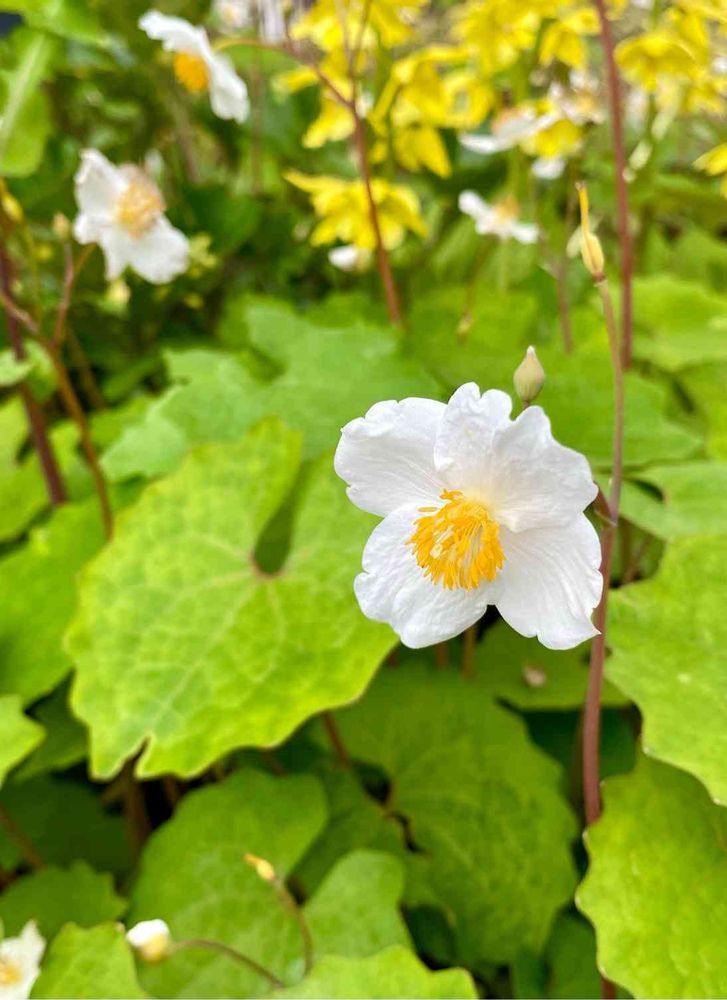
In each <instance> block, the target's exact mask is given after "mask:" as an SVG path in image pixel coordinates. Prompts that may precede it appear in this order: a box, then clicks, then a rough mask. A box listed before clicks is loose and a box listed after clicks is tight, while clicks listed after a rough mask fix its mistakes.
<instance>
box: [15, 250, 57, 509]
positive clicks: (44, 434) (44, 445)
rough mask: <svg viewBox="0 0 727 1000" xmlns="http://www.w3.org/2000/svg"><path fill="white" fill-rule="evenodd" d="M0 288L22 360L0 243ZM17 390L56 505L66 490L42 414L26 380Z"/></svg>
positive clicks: (16, 318) (22, 352)
mask: <svg viewBox="0 0 727 1000" xmlns="http://www.w3.org/2000/svg"><path fill="white" fill-rule="evenodd" d="M0 287H1V288H2V292H3V303H5V304H6V312H5V316H6V326H7V330H8V338H9V340H10V345H11V347H12V349H13V354H14V355H15V357H16V358H17V360H18V361H24V360H25V359H26V358H27V356H28V353H27V351H26V349H25V344H24V343H23V336H22V334H21V332H20V327H19V325H18V324H19V315H18V310H17V307H15V300H14V298H13V270H12V263H11V261H10V257H9V256H8V254H7V253H6V251H5V248H4V247H2V246H0ZM8 302H10V303H12V305H13V307H14V308H7V303H8ZM20 314H21V315H22V314H23V310H20ZM27 318H28V319H30V318H31V317H29V316H28V317H27ZM33 325H34V323H33ZM19 392H20V398H21V399H22V401H23V406H24V408H25V413H26V416H27V419H28V426H29V427H30V436H31V438H32V441H33V447H34V448H35V453H36V454H37V456H38V461H39V462H40V467H41V470H42V472H43V478H44V480H45V485H46V490H47V491H48V499H49V500H50V503H51V505H52V506H53V507H59V506H60V505H61V504H63V503H65V502H66V501H67V500H68V492H67V490H66V485H65V483H64V481H63V476H62V474H61V470H60V466H59V464H58V460H57V458H56V455H55V452H54V450H53V445H52V443H51V440H50V436H49V434H48V428H47V426H46V421H45V415H44V413H43V411H42V409H41V407H40V404H39V403H38V401H37V400H36V398H35V396H34V395H33V393H32V392H31V390H30V388H29V386H28V385H27V384H26V383H25V382H22V383H21V384H20V388H19Z"/></svg>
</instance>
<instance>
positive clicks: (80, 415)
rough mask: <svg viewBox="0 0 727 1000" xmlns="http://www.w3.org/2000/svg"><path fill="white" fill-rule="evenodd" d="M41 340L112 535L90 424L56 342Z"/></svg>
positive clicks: (112, 523)
mask: <svg viewBox="0 0 727 1000" xmlns="http://www.w3.org/2000/svg"><path fill="white" fill-rule="evenodd" d="M42 343H43V346H44V347H45V349H46V351H47V353H48V357H49V358H50V360H51V364H52V365H53V370H54V372H55V376H56V382H57V385H58V391H59V392H60V395H61V399H62V400H63V405H64V406H65V408H66V410H67V412H68V415H69V416H70V418H71V419H72V420H73V422H74V423H75V425H76V427H77V428H78V433H79V436H80V439H81V448H82V449H83V453H84V455H85V456H86V461H87V462H88V464H89V467H90V469H91V475H92V476H93V481H94V485H95V487H96V493H97V495H98V502H99V506H100V508H101V520H102V521H103V526H104V531H105V533H106V537H107V538H111V536H112V534H113V530H114V518H113V513H112V510H111V502H110V500H109V495H108V490H107V488H106V478H105V476H104V474H103V471H102V469H101V464H100V462H99V459H98V455H97V454H96V448H95V447H94V443H93V439H92V437H91V428H90V427H89V424H88V420H87V419H86V414H85V413H84V412H83V407H82V406H81V403H80V401H79V399H78V396H77V395H76V390H75V389H74V388H73V383H72V382H71V380H70V378H69V376H68V372H67V370H66V366H65V364H64V362H63V357H62V355H61V350H60V348H59V347H58V345H57V344H56V343H54V342H52V341H49V340H43V341H42Z"/></svg>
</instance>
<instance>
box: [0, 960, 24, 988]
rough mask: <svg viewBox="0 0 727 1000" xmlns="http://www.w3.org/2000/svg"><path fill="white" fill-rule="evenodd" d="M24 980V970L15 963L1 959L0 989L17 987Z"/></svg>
mask: <svg viewBox="0 0 727 1000" xmlns="http://www.w3.org/2000/svg"><path fill="white" fill-rule="evenodd" d="M22 978H23V972H22V969H21V968H20V967H19V966H18V965H17V964H16V963H15V962H11V961H10V959H9V958H0V987H3V986H16V985H17V984H18V983H19V982H20V980H21V979H22Z"/></svg>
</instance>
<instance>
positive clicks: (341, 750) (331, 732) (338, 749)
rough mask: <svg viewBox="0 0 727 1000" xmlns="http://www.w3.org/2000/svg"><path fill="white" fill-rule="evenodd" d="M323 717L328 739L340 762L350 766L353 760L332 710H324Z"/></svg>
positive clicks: (344, 765)
mask: <svg viewBox="0 0 727 1000" xmlns="http://www.w3.org/2000/svg"><path fill="white" fill-rule="evenodd" d="M321 718H322V719H323V726H324V728H325V730H326V733H327V734H328V739H329V740H330V741H331V746H332V747H333V750H334V752H335V754H336V757H337V758H338V762H339V764H341V765H342V766H343V767H348V766H349V764H350V762H351V760H350V757H349V756H348V750H346V747H345V744H344V742H343V740H342V739H341V734H340V733H339V732H338V726H337V725H336V723H335V721H334V718H333V715H332V714H331V712H324V713H323V715H322V716H321Z"/></svg>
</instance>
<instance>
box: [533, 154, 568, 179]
mask: <svg viewBox="0 0 727 1000" xmlns="http://www.w3.org/2000/svg"><path fill="white" fill-rule="evenodd" d="M564 170H565V159H564V158H563V157H562V156H539V157H538V158H537V160H535V161H534V162H533V166H532V171H533V177H537V178H538V180H540V181H555V180H557V179H558V178H559V177H560V176H561V175H562V173H563V171H564Z"/></svg>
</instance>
